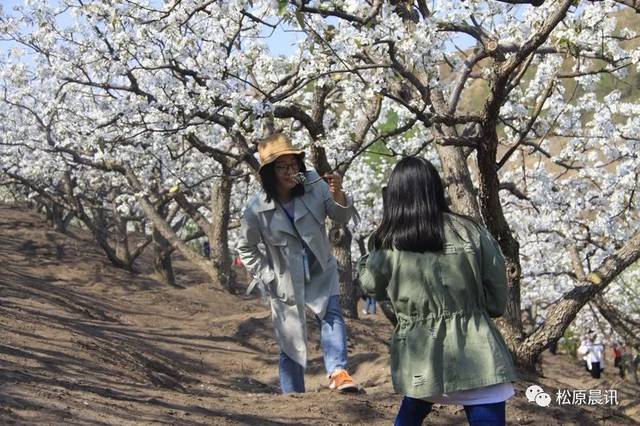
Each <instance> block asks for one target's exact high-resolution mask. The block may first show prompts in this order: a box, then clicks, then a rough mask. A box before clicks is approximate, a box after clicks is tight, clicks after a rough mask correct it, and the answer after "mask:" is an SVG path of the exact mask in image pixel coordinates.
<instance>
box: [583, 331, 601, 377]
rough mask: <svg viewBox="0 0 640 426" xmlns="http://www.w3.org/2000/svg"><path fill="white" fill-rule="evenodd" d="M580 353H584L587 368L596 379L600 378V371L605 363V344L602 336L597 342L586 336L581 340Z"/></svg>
mask: <svg viewBox="0 0 640 426" xmlns="http://www.w3.org/2000/svg"><path fill="white" fill-rule="evenodd" d="M578 354H579V355H582V359H583V360H584V361H585V363H586V365H587V370H588V371H589V372H590V373H591V377H593V378H594V379H599V378H600V373H601V372H602V370H603V365H604V345H603V344H602V339H601V338H599V337H598V338H596V339H595V342H594V341H593V339H592V338H591V337H586V338H584V339H583V340H582V342H580V347H578Z"/></svg>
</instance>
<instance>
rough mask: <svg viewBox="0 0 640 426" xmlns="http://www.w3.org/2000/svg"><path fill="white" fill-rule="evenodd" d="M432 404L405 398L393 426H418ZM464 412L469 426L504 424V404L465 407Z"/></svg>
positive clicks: (497, 425)
mask: <svg viewBox="0 0 640 426" xmlns="http://www.w3.org/2000/svg"><path fill="white" fill-rule="evenodd" d="M431 407H433V404H432V403H430V402H428V401H425V400H422V399H416V398H411V397H409V396H405V397H404V398H403V399H402V404H401V405H400V411H398V416H397V417H396V421H395V423H394V426H420V425H422V422H423V420H424V418H425V417H427V414H429V413H430V412H431ZM464 412H465V413H466V415H467V421H468V422H469V424H470V425H471V426H504V425H505V424H506V416H505V403H504V401H502V402H496V403H492V404H479V405H465V406H464Z"/></svg>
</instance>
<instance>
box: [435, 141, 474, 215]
mask: <svg viewBox="0 0 640 426" xmlns="http://www.w3.org/2000/svg"><path fill="white" fill-rule="evenodd" d="M436 150H437V151H438V156H439V157H440V163H441V164H442V180H443V182H442V183H443V184H444V186H445V188H446V189H447V194H448V195H449V202H450V205H451V209H452V210H453V211H454V212H456V213H459V214H463V215H465V216H469V217H472V218H473V219H475V220H477V221H479V222H481V221H482V218H481V217H480V209H479V208H478V202H477V200H476V190H475V189H474V187H473V183H472V182H471V175H470V174H469V167H468V166H467V158H466V157H465V155H464V152H463V150H462V148H461V147H457V146H442V145H436Z"/></svg>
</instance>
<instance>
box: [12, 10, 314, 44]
mask: <svg viewBox="0 0 640 426" xmlns="http://www.w3.org/2000/svg"><path fill="white" fill-rule="evenodd" d="M24 3H25V2H24V0H0V5H1V6H2V8H3V9H4V13H10V12H11V10H12V9H13V7H14V6H16V5H23V4H24ZM51 3H57V2H56V1H55V0H54V1H52V2H51ZM68 19H70V18H62V19H61V23H62V24H64V22H65V20H67V22H68ZM266 29H268V30H269V31H266V30H265V32H264V35H265V36H268V38H266V40H265V42H266V43H267V45H268V47H269V50H270V51H271V53H272V54H274V55H284V56H288V55H290V54H291V53H293V51H294V50H295V49H294V48H295V43H296V41H297V40H301V39H303V38H304V34H303V33H301V32H299V31H294V30H293V29H291V28H290V27H286V26H284V27H283V26H282V25H279V26H278V28H276V29H275V30H274V31H273V33H271V29H269V28H266ZM13 47H17V46H16V44H15V43H13V42H9V41H6V40H0V50H8V49H11V48H13Z"/></svg>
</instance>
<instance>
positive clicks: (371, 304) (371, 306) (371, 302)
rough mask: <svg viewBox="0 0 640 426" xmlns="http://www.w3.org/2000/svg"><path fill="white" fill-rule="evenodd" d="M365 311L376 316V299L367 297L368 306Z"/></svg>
mask: <svg viewBox="0 0 640 426" xmlns="http://www.w3.org/2000/svg"><path fill="white" fill-rule="evenodd" d="M364 309H365V311H367V313H368V314H374V315H375V313H376V299H374V298H373V297H371V296H369V297H367V305H366V306H365V308H364Z"/></svg>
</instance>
